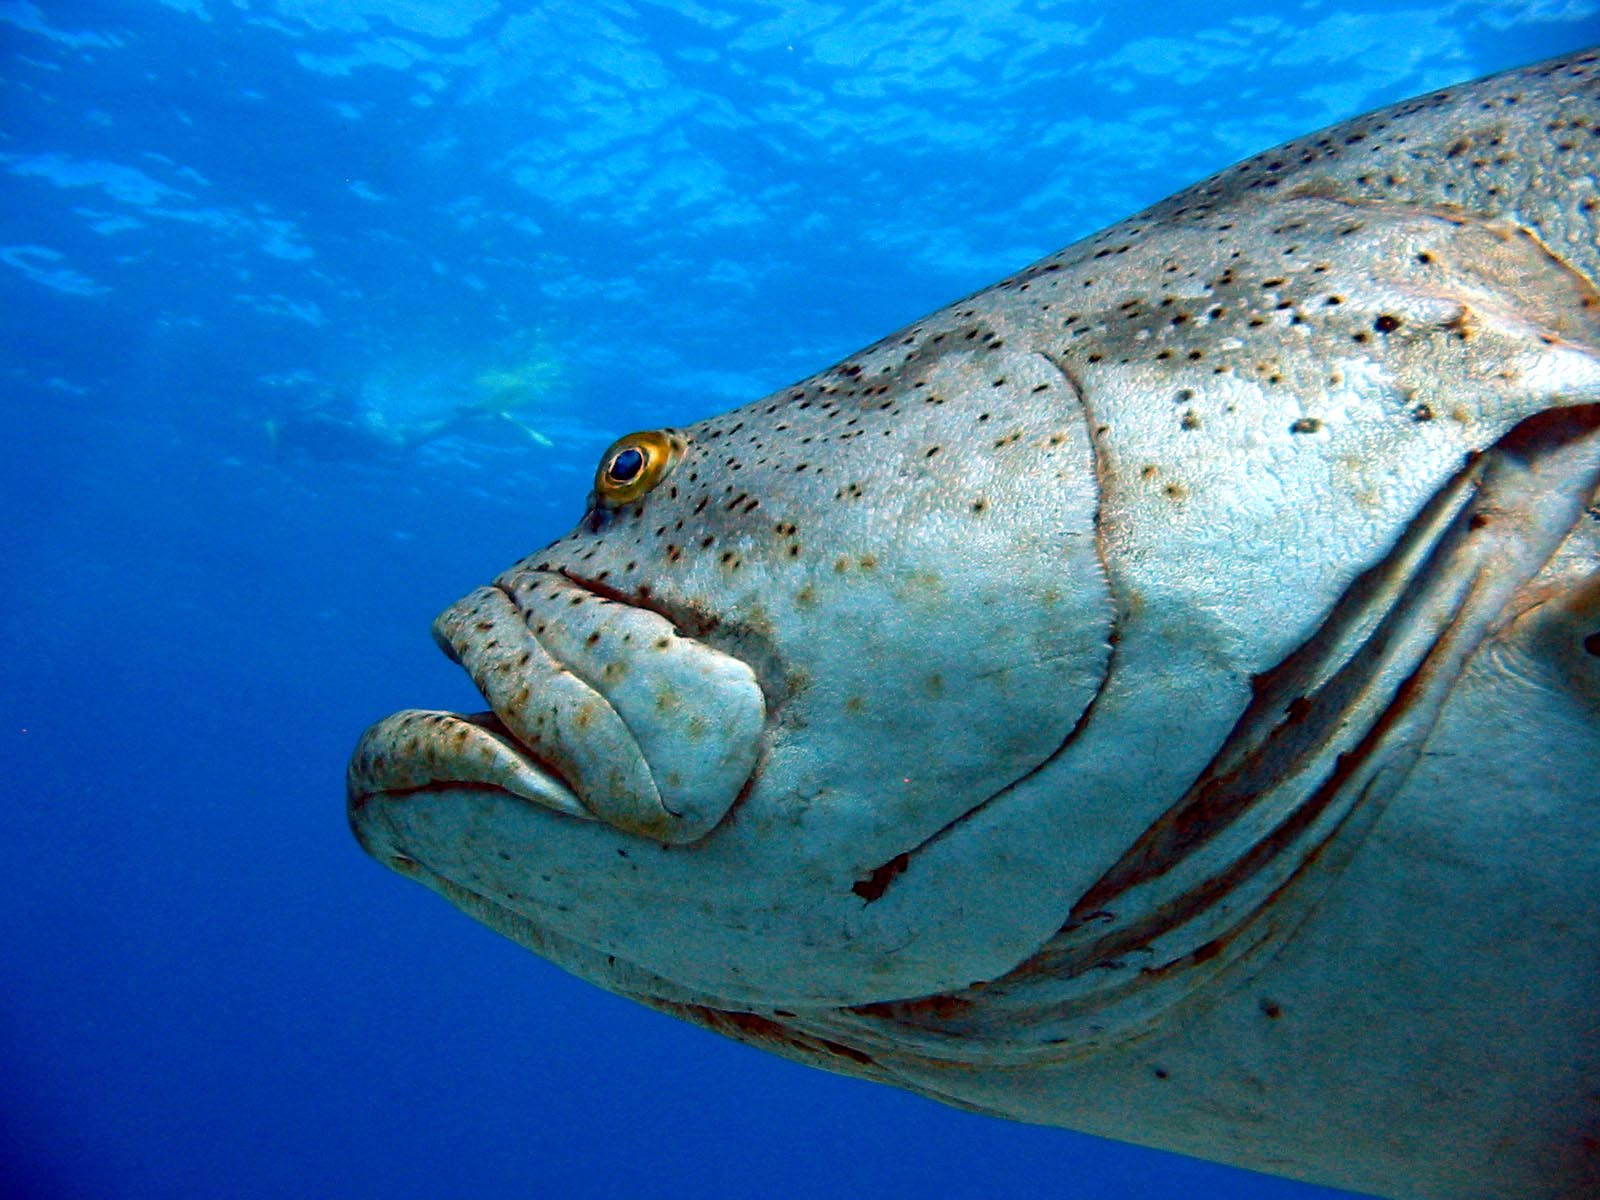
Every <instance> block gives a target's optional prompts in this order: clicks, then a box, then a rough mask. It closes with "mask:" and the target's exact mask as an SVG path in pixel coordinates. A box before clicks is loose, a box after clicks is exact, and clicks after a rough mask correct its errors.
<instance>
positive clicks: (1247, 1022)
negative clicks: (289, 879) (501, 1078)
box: [350, 52, 1600, 1200]
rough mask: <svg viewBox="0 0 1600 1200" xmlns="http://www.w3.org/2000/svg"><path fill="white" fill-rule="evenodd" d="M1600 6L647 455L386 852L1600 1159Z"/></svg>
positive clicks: (706, 949)
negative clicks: (1500, 63) (1518, 62)
mask: <svg viewBox="0 0 1600 1200" xmlns="http://www.w3.org/2000/svg"><path fill="white" fill-rule="evenodd" d="M1597 279H1600V54H1597V53H1595V52H1585V53H1580V54H1574V55H1571V56H1568V57H1565V58H1562V59H1557V60H1554V61H1551V62H1547V63H1543V64H1539V65H1536V66H1533V67H1529V68H1526V69H1524V70H1521V71H1513V72H1508V73H1505V74H1502V75H1498V76H1494V77H1491V78H1489V79H1486V80H1482V81H1479V82H1477V83H1470V84H1463V85H1461V86H1459V87H1454V88H1449V89H1445V90H1444V91H1441V92H1436V93H1434V94H1432V95H1430V96H1424V97H1421V98H1419V99H1416V100H1412V101H1407V102H1405V103H1403V104H1399V105H1396V106H1393V107H1391V108H1387V109H1383V110H1380V111H1378V112H1375V113H1372V114H1369V115H1367V116H1364V117H1360V118H1357V119H1355V120H1353V121H1350V122H1346V123H1345V124H1342V125H1338V126H1335V127H1333V128H1331V129H1329V130H1326V131H1324V132H1322V133H1319V134H1313V135H1311V136H1309V137H1306V138H1302V139H1300V140H1298V141H1295V142H1291V143H1288V144H1287V145H1284V146H1281V147H1278V148H1277V149H1275V150H1271V151H1268V152H1267V153H1265V154H1261V155H1258V156H1256V157H1254V158H1252V159H1249V160H1247V161H1245V162H1243V163H1241V164H1239V165H1238V166H1235V167H1233V168H1230V169H1229V170H1226V171H1224V172H1222V173H1220V174H1219V175H1216V176H1214V177H1212V178H1211V179H1209V180H1206V181H1204V182H1202V183H1200V184H1198V185H1196V186H1195V187H1193V188H1190V189H1188V190H1186V191H1184V192H1181V193H1179V194H1178V195H1176V196H1174V197H1172V198H1171V199H1169V200H1166V201H1163V202H1162V203H1160V204H1157V205H1155V206H1154V207H1152V208H1150V209H1148V210H1146V211H1145V212H1143V213H1140V214H1138V215H1136V216H1134V217H1132V218H1129V219H1128V220H1126V221H1123V222H1121V223H1119V224H1117V225H1114V226H1112V227H1110V228H1108V229H1106V230H1104V231H1102V232H1101V233H1098V234H1096V235H1094V236H1092V237H1090V238H1087V239H1085V240H1083V241H1081V242H1079V243H1077V244H1075V245H1073V246H1071V247H1069V248H1068V249H1066V250H1064V251H1062V252H1061V253H1059V254H1057V255H1054V256H1052V257H1050V258H1048V259H1045V260H1043V261H1042V262H1039V263H1036V264H1034V265H1033V266H1031V267H1029V268H1027V269H1026V270H1024V271H1021V272H1019V273H1018V274H1016V275H1015V276H1012V277H1011V278H1009V279H1006V280H1004V281H1002V282H1000V283H999V284H996V285H995V286H994V287H991V288H989V289H987V290H985V291H983V292H980V293H978V294H976V295H974V296H972V297H969V298H968V299H966V300H964V301H960V302H958V303H956V304H954V305H952V306H950V307H949V308H946V309H944V310H942V311H940V312H938V313H935V314H933V315H931V316H929V317H928V318H926V319H924V320H922V321H919V322H917V323H915V324H914V325H912V326H910V327H908V328H907V329H905V330H902V331H900V332H899V333H896V334H894V335H892V336H890V337H888V338H886V339H884V340H883V341H882V342H880V343H878V344H877V345H875V346H873V347H870V348H869V349H867V350H865V351H863V352H861V353H860V354H858V355H855V356H852V357H851V358H850V359H848V360H846V361H845V362H843V363H841V364H839V365H838V366H836V367H833V368H830V369H829V370H827V371H824V372H821V373H819V374H818V375H815V376H813V377H811V378H810V379H807V380H805V381H803V382H802V383H800V384H797V385H795V386H794V387H792V388H787V389H784V390H783V391H781V392H778V393H775V394H774V395H772V396H770V397H767V398H765V399H763V400H760V401H757V402H756V403H754V404H751V405H747V406H745V407H743V408H740V409H737V410H735V411H733V412H731V413H728V414H725V415H723V416H720V417H715V418H712V419H710V420H707V421H703V422H700V423H698V424H695V425H693V426H689V427H687V428H685V429H681V430H663V431H656V432H653V433H648V434H641V435H635V436H634V437H632V438H625V439H623V440H622V441H621V442H619V443H618V445H617V446H616V447H613V450H612V451H610V452H608V455H607V457H606V459H605V460H604V461H603V463H602V466H601V470H600V472H599V474H598V475H597V481H596V492H595V494H594V495H593V496H591V500H590V507H589V510H588V512H587V513H586V515H585V516H584V519H583V520H582V522H581V523H580V524H579V526H578V528H576V529H575V530H574V531H573V532H572V533H571V534H569V535H568V536H567V537H565V538H563V539H561V540H560V541H558V542H556V543H555V544H553V545H552V546H550V547H548V548H546V549H545V550H543V551H540V552H538V553H536V554H534V555H532V556H530V557H529V558H527V559H525V560H524V561H522V562H520V563H518V564H516V565H515V566H513V567H512V568H510V569H509V570H507V571H506V572H504V573H503V574H502V575H501V576H500V577H499V578H498V579H496V580H495V581H494V583H493V586H492V587H488V588H484V589H480V590H479V591H478V592H476V593H474V594H473V595H472V596H469V597H468V598H466V599H465V600H463V601H461V602H460V603H458V604H457V605H454V606H452V607H451V608H450V609H449V610H447V611H446V613H445V614H443V615H442V616H441V618H440V619H439V622H438V623H437V624H436V627H435V632H436V635H437V636H438V638H439V640H440V642H441V644H442V645H444V646H445V648H446V649H447V651H448V652H449V653H451V654H452V655H453V656H454V657H456V658H457V659H458V660H460V661H461V662H462V663H463V665H464V666H466V667H467V668H468V669H469V671H470V672H471V673H472V675H473V678H474V680H475V681H477V682H478V684H479V686H480V687H481V688H482V690H483V691H484V692H485V695H486V696H487V697H488V698H489V700H490V702H491V705H492V707H493V708H494V710H495V711H494V713H492V714H483V715H480V716H474V717H471V718H455V717H449V716H445V715H430V714H425V713H418V712H414V711H408V712H406V713H402V714H397V716H396V717H394V718H391V719H389V720H388V721H385V722H380V723H379V724H378V725H377V726H374V728H373V729H372V730H370V731H369V732H368V734H367V735H366V737H365V738H364V739H363V742H362V745H361V747H360V748H359V749H358V753H357V756H356V758H355V760H353V762H352V765H351V772H350V816H351V824H352V827H353V829H354V830H355V832H356V835H357V837H358V838H360V839H361V841H362V843H363V845H365V846H366V847H367V849H368V850H369V851H370V852H371V853H373V854H374V855H375V856H377V857H379V858H380V859H382V860H384V861H386V862H388V863H390V864H391V865H393V866H394V867H395V868H396V869H397V870H399V871H401V872H402V873H405V874H407V875H410V876H412V877H414V878H416V879H418V880H419V881H420V882H422V883H424V884H425V885H427V886H429V887H431V888H433V889H435V890H436V891H439V892H440V893H441V894H443V895H444V896H446V897H447V898H448V899H450V900H451V901H452V902H453V903H455V904H457V905H458V906H460V907H462V908H463V909H464V910H466V911H467V912H469V913H470V914H472V915H473V916H474V917H476V918H477V919H478V920H480V921H483V922H485V923H486V924H489V925H491V926H492V927H494V928H496V929H498V930H500V931H501V932H503V933H505V934H506V935H507V936H510V937H512V938H515V939H516V940H518V941H519V942H521V943H523V944H524V945H526V946H528V947H530V948H531V949H534V950H535V951H537V952H538V953H541V954H543V955H545V956H547V957H549V958H551V959H552V960H554V961H556V962H558V963H560V964H562V965H563V966H565V967H567V968H568V969H570V970H572V971H574V972H576V973H578V974H580V975H582V976H584V977H585V978H588V979H591V980H593V981H594V982H596V983H598V984H600V985H601V986H603V987H606V988H609V989H611V990H613V991H616V992H619V993H621V994H624V995H629V996H633V997H635V998H637V999H639V1000H641V1001H643V1002H644V1003H647V1004H651V1005H653V1006H655V1007H658V1008H661V1009H664V1010H666V1011H669V1012H673V1013H676V1014H677V1015H679V1016H682V1017H684V1018H686V1019H689V1020H692V1021H696V1022H698V1023H700V1024H703V1025H706V1026H708V1027H710V1028H713V1029H716V1030H718V1031H720V1032H722V1033H725V1034H727V1035H729V1036H732V1037H736V1038H739V1039H741V1040H744V1041H747V1042H750V1043H752V1044H756V1045H761V1046H763V1047H765V1048H768V1049H771V1050H774V1051H776V1052H778V1053H781V1054H785V1055H788V1056H790V1057H794V1058H798V1059H800V1060H801V1061H805V1062H811V1063H814V1064H816V1065H819V1066H823V1067H825V1068H827V1069H830V1070H836V1071H843V1072H847V1073H850V1074H855V1075H861V1076H864V1077H867V1078H872V1079H877V1080H881V1081H884V1082H890V1083H895V1084H898V1085H900V1086H903V1087H908V1088H911V1089H913V1090H916V1091H919V1092H921V1093H923V1094H926V1095H930V1096H933V1097H936V1098H938V1099H942V1100H945V1101H947V1102H950V1103H953V1104H958V1105H962V1106H964V1107H970V1108H976V1109H979V1110H982V1111H986V1112H992V1113H996V1114H1000V1115H1005V1116H1009V1117H1014V1118H1018V1119H1022V1120H1029V1121H1038V1122H1045V1123H1054V1124H1060V1125H1065V1126H1069V1127H1072V1128H1078V1129H1085V1130H1089V1131H1092V1132H1096V1133H1101V1134H1105V1135H1107V1136H1113V1137H1118V1138H1123V1139H1126V1140H1131V1141H1136V1142H1140V1143H1144V1144H1148V1145H1154V1146H1161V1147H1165V1148H1169V1149H1175V1150H1180V1151H1183V1152H1186V1153H1191V1154H1196V1155H1199V1156H1202V1157H1207V1158H1213V1159H1218V1160H1221V1161H1226V1162H1232V1163H1236V1164H1240V1165H1244V1166H1248V1167H1253V1168H1255V1169H1259V1170H1264V1171H1270V1172H1273V1173H1277V1174H1283V1175H1289V1176H1294V1177H1297V1178H1303V1179H1309V1180H1314V1181H1319V1182H1323V1183H1328V1184H1333V1185H1336V1186H1343V1187H1347V1188H1352V1189H1358V1190H1362V1191H1370V1192H1374V1193H1377V1194H1380V1195H1385V1196H1394V1197H1418V1198H1430V1200H1462V1198H1465V1200H1475V1198H1483V1200H1489V1198H1491V1197H1493V1198H1495V1200H1501V1198H1506V1197H1530V1198H1531V1197H1578V1196H1592V1195H1595V1194H1600V1090H1597V1089H1596V1088H1595V1085H1594V1082H1593V1081H1594V1080H1595V1079H1596V1078H1600V1019H1597V1016H1596V1014H1597V1013H1600V940H1597V939H1596V938H1595V937H1594V936H1593V931H1594V929H1595V928H1596V925H1597V923H1600V292H1597V290H1596V280H1597Z"/></svg>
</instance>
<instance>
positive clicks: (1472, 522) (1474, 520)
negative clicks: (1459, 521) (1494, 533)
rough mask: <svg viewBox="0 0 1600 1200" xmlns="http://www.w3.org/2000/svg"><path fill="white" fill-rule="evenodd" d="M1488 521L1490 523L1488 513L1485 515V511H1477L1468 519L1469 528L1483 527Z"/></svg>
mask: <svg viewBox="0 0 1600 1200" xmlns="http://www.w3.org/2000/svg"><path fill="white" fill-rule="evenodd" d="M1488 523H1489V518H1488V516H1487V515H1485V514H1484V513H1481V512H1475V513H1473V514H1472V516H1471V518H1470V519H1469V520H1468V521H1467V528H1468V529H1482V528H1483V527H1484V526H1485V525H1487V524H1488Z"/></svg>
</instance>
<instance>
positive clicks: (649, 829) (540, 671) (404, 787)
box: [350, 567, 766, 844]
mask: <svg viewBox="0 0 1600 1200" xmlns="http://www.w3.org/2000/svg"><path fill="white" fill-rule="evenodd" d="M433 633H434V638H435V640H436V641H437V642H438V643H439V645H440V646H441V648H442V649H443V650H444V651H445V653H446V654H447V655H448V656H449V657H450V658H451V659H453V660H454V661H456V662H457V663H459V664H460V665H461V666H462V667H463V668H464V669H465V670H466V671H467V673H468V674H469V675H471V677H472V679H473V682H474V683H476V684H477V686H478V689H479V690H480V691H481V692H482V693H483V694H484V697H485V698H486V699H487V700H488V701H489V704H490V707H491V709H492V710H493V711H492V712H491V713H489V714H483V715H479V716H471V717H466V716H460V715H457V714H451V713H428V712H420V711H408V712H403V713H397V714H395V716H393V717H390V718H388V719H387V720H385V721H380V722H379V723H378V724H376V725H374V726H373V727H372V728H371V729H369V730H368V731H367V733H366V735H365V736H364V737H363V738H362V741H361V743H360V744H359V745H358V747H357V749H356V754H355V757H354V758H353V759H352V761H351V766H350V813H351V822H352V824H353V825H354V824H355V823H356V822H357V821H358V819H360V813H361V811H362V809H363V808H364V807H365V806H366V805H367V804H368V803H369V802H370V800H371V799H372V798H374V797H376V796H379V795H382V796H385V797H389V798H401V797H403V796H405V795H407V794H410V793H414V792H419V791H431V792H442V791H445V790H449V789H451V788H454V787H468V788H482V787H490V788H495V789H497V790H499V791H502V792H506V793H508V794H511V795H514V796H517V797H520V798H522V799H524V800H527V801H530V802H532V803H533V804H535V805H537V806H540V807H543V808H546V809H548V810H550V811H552V812H554V813H557V814H561V815H564V816H568V817H578V818H588V819H592V820H598V821H601V822H603V823H605V824H608V825H611V826H613V827H615V828H617V829H620V830H622V831H624V832H627V833H630V834H635V835H638V836H642V837H647V838H650V839H652V840H655V841H658V842H663V843H668V844H681V843H685V842H691V841H694V840H697V839H698V838H700V837H703V836H704V835H705V834H706V833H708V832H709V831H710V830H711V829H712V828H714V827H715V826H716V825H717V824H718V823H719V822H720V821H721V820H722V818H723V817H724V816H725V815H726V814H727V813H728V812H729V810H730V809H731V808H732V807H733V805H734V803H735V801H736V800H737V799H738V797H739V796H740V795H741V794H743V792H744V791H745V789H746V788H747V786H748V785H749V783H750V781H751V779H752V777H753V774H754V771H755V768H756V765H757V762H758V759H759V755H760V750H761V745H762V741H763V734H764V732H765V728H766V704H765V700H764V698H763V696H762V693H761V689H760V687H759V685H758V683H757V681H756V678H755V675H754V672H753V671H752V670H751V669H750V667H749V666H747V665H746V664H745V663H743V662H741V661H740V660H738V659H736V658H733V657H732V656H730V655H728V654H725V653H723V652H721V651H719V650H715V649H713V648H712V647H710V646H709V645H707V644H706V643H704V642H702V641H699V640H697V639H694V638H690V637H685V636H683V635H682V634H680V633H679V631H678V629H677V627H676V626H675V625H674V624H673V623H672V622H671V621H670V620H669V619H668V618H667V617H665V616H662V615H661V614H659V613H657V612H654V611H652V610H647V609H644V608H641V607H638V606H635V605H632V604H629V603H627V602H626V601H625V600H623V599H620V598H617V597H613V596H609V595H606V594H603V593H601V592H598V591H596V590H594V589H592V588H590V587H587V586H585V584H584V583H583V581H580V580H574V579H572V578H570V577H569V576H567V575H565V574H564V573H562V572H559V571H551V570H547V569H544V568H529V567H521V568H514V569H513V570H512V571H510V572H507V574H506V575H504V576H502V577H501V579H499V580H497V581H496V582H495V584H494V585H493V586H491V587H483V588H479V589H477V590H476V591H474V592H472V593H471V594H469V595H468V596H466V597H464V598H463V599H462V600H460V601H458V602H457V603H455V604H453V605H451V606H450V607H449V608H447V609H445V611H444V612H443V613H441V614H440V615H439V617H438V618H437V620H435V622H434V626H433ZM358 836H359V831H358Z"/></svg>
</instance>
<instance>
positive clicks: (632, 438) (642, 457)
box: [594, 429, 688, 506]
mask: <svg viewBox="0 0 1600 1200" xmlns="http://www.w3.org/2000/svg"><path fill="white" fill-rule="evenodd" d="M687 445H688V442H687V441H686V439H685V438H684V437H683V435H682V434H680V433H678V432H677V431H676V430H673V429H653V430H648V431H645V432H641V433H630V434H628V435H627V436H626V437H622V438H618V439H617V440H616V441H615V442H613V443H612V444H611V447H610V449H608V450H607V451H606V452H605V453H604V454H603V455H601V457H600V469H599V470H598V471H596V472H595V476H594V494H595V500H596V501H597V502H598V503H600V504H605V505H613V506H614V505H619V504H627V503H628V502H629V501H631V500H637V499H638V498H639V497H640V496H642V495H644V494H645V493H646V492H648V491H650V490H651V489H652V488H654V487H655V486H656V485H657V484H658V483H660V482H661V481H662V480H663V479H665V478H666V476H667V472H669V471H670V470H672V468H673V467H674V466H675V465H676V464H677V462H678V459H679V458H681V457H682V456H683V451H684V449H685V447H686V446H687Z"/></svg>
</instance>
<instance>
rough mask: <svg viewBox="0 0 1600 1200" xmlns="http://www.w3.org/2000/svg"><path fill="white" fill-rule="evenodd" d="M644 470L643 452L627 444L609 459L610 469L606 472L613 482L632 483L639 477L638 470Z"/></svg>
mask: <svg viewBox="0 0 1600 1200" xmlns="http://www.w3.org/2000/svg"><path fill="white" fill-rule="evenodd" d="M642 470H644V453H643V452H642V451H639V450H635V449H634V448H633V447H632V446H629V447H628V448H627V449H626V450H624V451H622V452H621V453H620V454H618V455H617V456H616V457H615V458H613V459H612V460H611V469H610V470H609V471H607V472H606V474H607V475H609V476H611V481H612V482H613V483H632V482H633V481H634V480H635V479H637V478H639V472H640V471H642Z"/></svg>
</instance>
